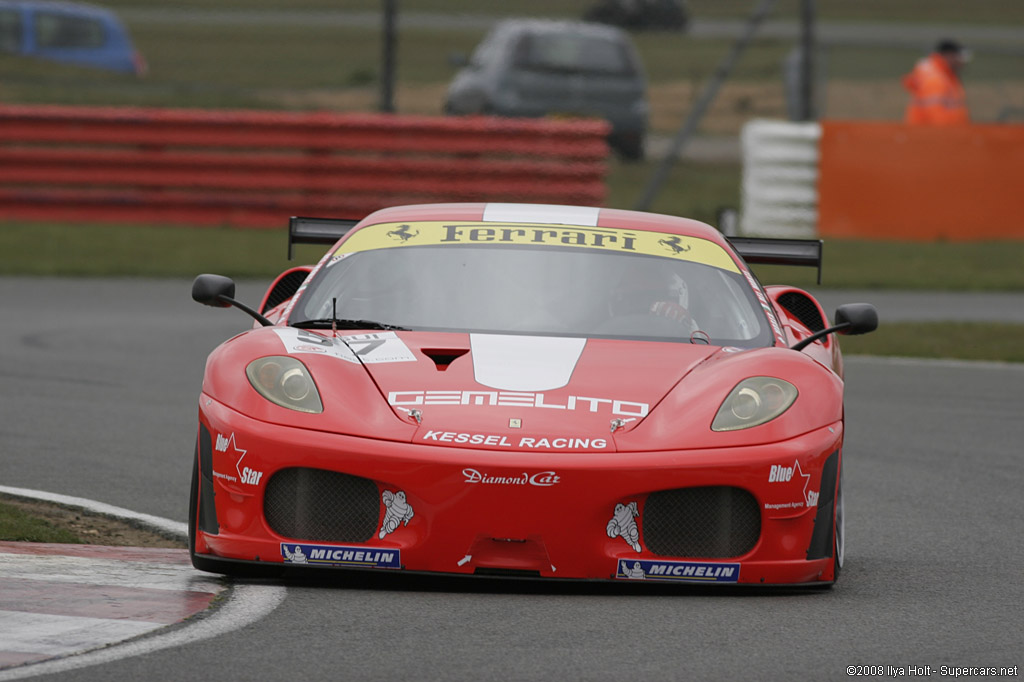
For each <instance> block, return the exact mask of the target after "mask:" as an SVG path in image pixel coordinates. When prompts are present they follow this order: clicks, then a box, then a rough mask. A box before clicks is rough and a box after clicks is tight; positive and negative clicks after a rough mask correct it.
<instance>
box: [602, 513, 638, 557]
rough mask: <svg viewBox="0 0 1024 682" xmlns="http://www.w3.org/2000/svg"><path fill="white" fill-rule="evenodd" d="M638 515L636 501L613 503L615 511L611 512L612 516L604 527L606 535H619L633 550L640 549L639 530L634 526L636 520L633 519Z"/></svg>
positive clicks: (613, 536)
mask: <svg viewBox="0 0 1024 682" xmlns="http://www.w3.org/2000/svg"><path fill="white" fill-rule="evenodd" d="M638 516H640V512H639V511H637V506H636V502H630V503H629V504H621V503H619V504H617V505H615V513H614V514H612V518H611V520H610V521H609V522H608V525H607V527H606V528H605V531H606V532H607V533H608V537H610V538H615V537H621V538H622V539H623V540H625V541H626V544H627V545H629V546H630V547H632V548H633V551H634V552H639V551H641V549H640V530H639V529H638V528H637V526H636V521H634V520H633V519H635V518H636V517H638Z"/></svg>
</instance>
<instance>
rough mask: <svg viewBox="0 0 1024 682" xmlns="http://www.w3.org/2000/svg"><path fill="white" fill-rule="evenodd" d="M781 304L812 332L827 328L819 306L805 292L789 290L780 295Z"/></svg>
mask: <svg viewBox="0 0 1024 682" xmlns="http://www.w3.org/2000/svg"><path fill="white" fill-rule="evenodd" d="M779 305H781V306H782V307H783V308H785V309H786V310H788V311H789V312H790V313H792V314H793V316H794V317H795V318H796V319H798V320H800V321H801V322H802V323H803V324H804V326H805V327H807V328H808V329H810V330H811V331H812V332H820V331H821V330H822V329H824V328H825V320H823V319H822V317H821V313H820V312H819V311H818V306H816V305H814V301H812V300H811V299H810V298H808V297H807V296H805V295H804V294H799V293H797V292H795V291H787V292H786V293H784V294H782V295H781V296H779Z"/></svg>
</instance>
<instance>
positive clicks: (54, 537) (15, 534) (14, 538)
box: [0, 502, 82, 544]
mask: <svg viewBox="0 0 1024 682" xmlns="http://www.w3.org/2000/svg"><path fill="white" fill-rule="evenodd" d="M0 540H4V541H9V542H60V543H72V544H81V543H82V540H81V539H79V537H78V536H77V535H75V534H74V533H72V532H71V531H69V530H67V529H66V528H63V527H61V526H59V525H54V524H52V523H50V522H49V521H47V520H45V519H43V518H40V517H38V516H35V515H33V514H31V513H29V512H27V511H24V510H22V509H20V508H18V507H15V506H14V505H11V504H7V503H5V502H0Z"/></svg>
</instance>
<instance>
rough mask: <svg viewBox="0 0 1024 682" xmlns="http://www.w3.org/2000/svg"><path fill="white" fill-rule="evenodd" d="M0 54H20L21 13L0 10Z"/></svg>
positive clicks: (11, 10)
mask: <svg viewBox="0 0 1024 682" xmlns="http://www.w3.org/2000/svg"><path fill="white" fill-rule="evenodd" d="M0 52H11V53H18V52H21V12H19V11H17V10H13V9H0Z"/></svg>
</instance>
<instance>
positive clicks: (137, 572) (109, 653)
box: [0, 486, 285, 680]
mask: <svg viewBox="0 0 1024 682" xmlns="http://www.w3.org/2000/svg"><path fill="white" fill-rule="evenodd" d="M0 493H6V494H9V495H14V496H17V497H24V498H28V499H35V500H41V499H42V500H48V501H52V502H58V503H60V504H65V505H69V506H74V507H80V508H82V509H87V510H89V511H93V512H97V513H101V514H106V515H108V516H115V517H118V518H123V519H130V520H133V521H135V522H136V523H141V524H142V525H146V526H149V527H150V528H154V529H158V530H160V531H162V532H165V533H171V534H174V535H178V536H180V537H183V538H184V536H185V533H186V527H185V524H183V523H181V524H179V523H177V522H174V521H169V520H167V519H160V518H159V517H151V516H148V515H144V514H138V513H136V512H132V511H130V510H127V509H120V508H117V507H111V506H110V505H106V504H102V503H98V502H93V501H91V500H84V499H82V498H72V497H66V496H62V495H55V494H53V493H44V492H41V491H33V490H27V489H23V488H9V487H6V486H0ZM284 594H285V590H284V588H283V587H279V586H272V585H234V586H232V584H231V583H230V582H229V581H227V580H225V579H223V578H219V577H217V576H214V575H212V574H208V573H203V572H200V571H197V570H195V569H194V568H193V567H192V564H191V562H190V561H189V557H188V551H187V550H184V549H180V550H178V549H156V548H132V547H101V546H96V545H67V544H42V543H25V542H0V680H9V679H17V678H20V677H27V676H30V675H40V674H44V673H53V672H59V671H64V670H70V669H74V668H80V667H84V666H87V665H95V664H97V663H102V662H107V661H113V660H117V659H120V658H126V657H129V656H136V655H139V654H142V653H147V652H149V651H155V650H158V649H164V648H167V647H172V646H180V645H183V644H187V643H189V642H191V641H197V640H200V639H206V638H209V637H213V636H216V635H218V634H222V633H224V632H228V631H230V630H235V629H238V628H241V627H244V626H245V625H248V624H249V623H252V622H255V621H257V620H259V619H261V618H263V617H264V616H265V615H267V614H269V613H270V612H271V611H273V610H274V609H275V608H276V607H277V606H278V605H279V604H280V603H281V601H282V600H283V599H284ZM218 595H220V596H221V597H223V603H219V605H218V607H217V608H216V609H212V610H210V611H209V612H208V611H207V609H208V608H209V606H210V605H211V602H212V601H213V600H214V598H215V597H218ZM186 620H188V622H187V623H185V624H184V626H182V627H177V628H173V629H168V626H170V625H175V624H178V623H181V622H182V621H186ZM193 621H194V622H193ZM165 629H166V630H167V631H166V632H163V633H161V632H160V631H162V630H165ZM154 633H156V634H154ZM143 635H150V636H147V637H141V636H143Z"/></svg>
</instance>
